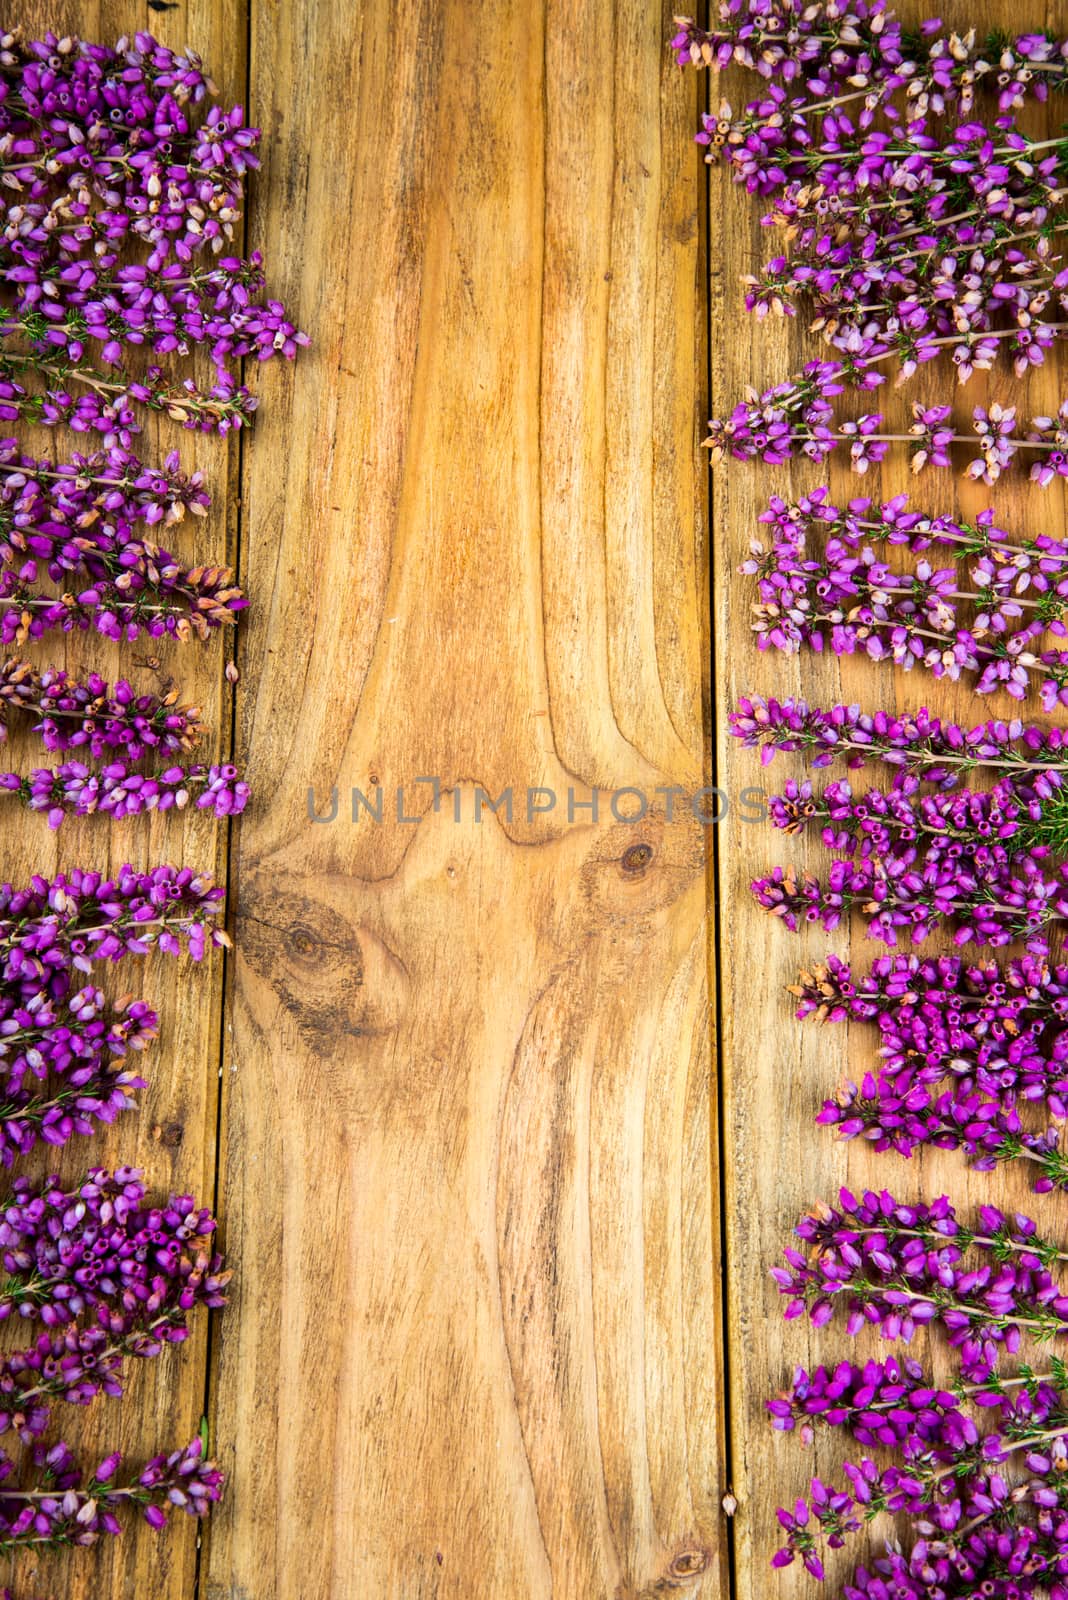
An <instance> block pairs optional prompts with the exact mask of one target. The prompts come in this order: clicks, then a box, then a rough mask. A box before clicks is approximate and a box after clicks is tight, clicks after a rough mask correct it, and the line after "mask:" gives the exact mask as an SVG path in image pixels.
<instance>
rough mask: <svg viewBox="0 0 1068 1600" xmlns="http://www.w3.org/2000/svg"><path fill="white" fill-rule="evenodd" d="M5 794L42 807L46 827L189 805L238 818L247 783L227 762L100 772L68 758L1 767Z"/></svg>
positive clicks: (114, 767)
mask: <svg viewBox="0 0 1068 1600" xmlns="http://www.w3.org/2000/svg"><path fill="white" fill-rule="evenodd" d="M5 794H7V795H12V796H15V797H17V798H18V799H19V800H21V801H22V803H23V805H25V806H27V807H28V808H29V810H31V811H40V812H43V813H44V814H45V816H46V817H47V818H48V826H49V827H50V828H58V827H59V826H60V824H61V823H62V822H63V819H64V818H65V817H67V816H74V817H90V816H94V815H96V814H99V815H102V816H109V817H112V818H115V819H118V818H120V817H138V816H143V815H144V814H145V813H146V812H149V811H161V812H162V811H172V810H176V811H181V810H184V808H185V807H186V806H188V805H192V806H193V807H194V809H196V810H199V811H210V812H211V814H212V816H214V817H236V816H240V814H241V812H242V811H244V809H245V806H246V804H247V802H248V795H249V788H248V784H247V783H244V782H242V780H241V779H240V778H238V776H237V768H236V767H234V766H231V765H229V764H224V765H222V766H211V767H208V766H204V765H203V764H201V763H200V762H197V763H195V764H194V765H192V766H189V767H168V768H167V769H166V770H165V771H163V772H159V773H156V774H155V775H154V776H152V777H146V776H144V775H142V774H141V773H138V772H132V771H131V770H130V769H129V767H127V766H126V765H125V764H124V763H123V762H121V761H111V762H109V763H108V765H107V766H105V767H103V768H102V769H101V771H100V772H92V771H90V769H89V768H88V767H87V766H86V765H85V764H84V762H81V761H64V762H63V763H62V764H61V765H60V766H58V767H37V768H35V769H34V771H33V772H31V773H30V774H29V776H28V777H26V776H23V775H22V774H21V773H18V772H0V796H2V795H5Z"/></svg>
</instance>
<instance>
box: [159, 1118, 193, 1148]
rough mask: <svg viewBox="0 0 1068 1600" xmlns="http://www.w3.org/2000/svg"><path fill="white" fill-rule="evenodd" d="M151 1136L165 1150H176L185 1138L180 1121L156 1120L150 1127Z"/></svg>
mask: <svg viewBox="0 0 1068 1600" xmlns="http://www.w3.org/2000/svg"><path fill="white" fill-rule="evenodd" d="M152 1136H153V1138H155V1139H158V1141H159V1143H160V1144H161V1145H163V1146H164V1147H165V1148H166V1149H167V1150H176V1149H177V1148H178V1146H179V1145H180V1144H181V1142H182V1140H183V1139H184V1138H185V1128H184V1127H183V1126H182V1124H181V1123H180V1122H164V1123H158V1122H157V1124H156V1126H155V1127H154V1128H153V1129H152Z"/></svg>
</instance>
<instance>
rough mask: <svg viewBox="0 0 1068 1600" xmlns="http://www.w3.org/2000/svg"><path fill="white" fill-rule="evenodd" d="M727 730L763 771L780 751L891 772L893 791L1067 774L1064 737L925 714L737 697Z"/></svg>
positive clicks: (1018, 724)
mask: <svg viewBox="0 0 1068 1600" xmlns="http://www.w3.org/2000/svg"><path fill="white" fill-rule="evenodd" d="M729 720H730V731H731V733H732V734H733V735H734V737H735V738H736V739H740V740H741V741H742V743H743V745H745V746H746V748H748V749H759V751H760V760H761V764H762V765H763V766H768V765H769V764H770V763H771V762H772V761H773V760H774V759H775V756H776V753H779V752H786V753H792V752H795V751H796V752H799V753H800V754H801V755H803V756H804V757H805V759H806V760H807V762H808V764H809V766H811V767H816V768H819V767H828V766H830V765H831V764H832V763H833V762H835V761H840V762H842V763H843V764H844V765H845V766H847V767H849V768H850V769H852V770H856V769H857V768H859V767H863V766H864V765H865V764H866V763H868V762H880V763H882V764H883V765H885V766H888V767H890V768H891V769H892V771H893V774H894V778H893V784H894V788H895V789H901V788H904V789H912V788H913V787H915V785H916V783H917V782H920V781H922V782H924V783H928V784H934V785H937V786H938V787H939V788H942V789H953V788H955V787H956V786H957V784H959V783H960V781H961V779H962V778H963V777H965V776H966V775H967V774H968V773H969V772H973V771H976V770H979V771H982V770H984V769H992V770H1002V769H1008V770H1010V771H1014V770H1017V769H1024V770H1026V771H1028V772H1042V771H1045V770H1048V771H1051V772H1058V773H1059V772H1065V771H1068V730H1066V729H1062V728H1041V727H1038V726H1036V725H1034V724H1027V723H1024V722H1022V721H1019V720H1016V719H1014V720H1013V721H1011V722H1004V721H1002V720H1000V719H995V720H993V721H990V722H980V723H976V724H975V726H974V727H971V728H963V727H960V726H959V725H958V724H957V723H955V722H945V721H943V720H942V719H941V718H940V717H936V716H932V714H931V713H930V712H929V711H928V710H927V708H926V707H923V708H922V709H921V710H919V711H917V712H914V713H912V712H905V713H902V714H901V715H900V716H898V715H897V714H895V713H894V712H892V711H874V712H872V713H870V714H869V713H868V712H865V711H863V710H861V708H860V706H858V705H849V706H847V705H837V706H831V707H829V708H828V709H824V708H822V707H820V706H810V705H808V704H807V703H806V702H805V701H804V700H793V699H790V698H787V699H784V700H765V699H763V698H762V697H761V696H760V695H753V696H752V697H748V698H746V697H743V698H741V699H739V701H738V708H737V710H736V711H732V712H731V713H730V719H729Z"/></svg>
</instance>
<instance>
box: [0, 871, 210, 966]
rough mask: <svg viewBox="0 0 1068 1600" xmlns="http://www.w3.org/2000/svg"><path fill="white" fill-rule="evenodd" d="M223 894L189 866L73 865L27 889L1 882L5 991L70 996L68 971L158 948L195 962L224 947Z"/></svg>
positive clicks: (32, 882) (0, 963)
mask: <svg viewBox="0 0 1068 1600" xmlns="http://www.w3.org/2000/svg"><path fill="white" fill-rule="evenodd" d="M224 893H225V891H224V890H223V889H222V888H221V887H217V886H216V885H214V884H213V883H212V882H211V880H210V879H209V878H207V877H205V876H203V875H201V874H198V873H196V872H194V871H193V870H192V869H191V868H189V867H181V868H179V867H174V866H170V865H162V866H158V867H153V868H151V869H149V870H148V871H146V872H142V871H139V870H137V869H136V868H134V867H132V866H129V865H127V866H124V867H121V868H120V869H119V871H118V872H117V873H116V874H115V876H114V877H111V878H106V877H105V876H104V875H103V873H100V872H90V871H88V870H86V869H85V868H81V867H76V868H73V869H72V870H71V871H70V872H67V873H60V874H58V875H57V876H56V877H55V878H53V879H48V878H45V877H43V876H40V875H38V876H35V877H33V878H32V879H31V880H30V882H29V884H28V885H26V887H25V888H16V887H15V886H13V885H12V884H9V883H5V884H0V989H2V990H3V991H4V992H7V993H10V994H12V995H16V994H18V995H21V996H22V997H23V998H30V997H32V996H34V995H36V994H37V993H39V992H40V991H42V990H44V991H46V992H53V985H54V984H55V985H57V986H58V992H59V994H60V995H61V996H62V995H65V994H66V993H67V989H68V985H69V981H70V973H71V971H75V972H82V973H86V974H88V973H90V972H91V971H92V966H93V962H94V961H117V960H120V959H121V958H122V957H123V956H125V955H146V954H147V953H148V952H149V951H150V950H152V949H159V950H162V951H164V952H165V953H166V954H168V955H179V954H180V953H181V951H182V950H183V948H184V949H186V950H187V951H188V953H189V955H190V956H192V958H193V960H195V961H199V960H201V959H202V958H203V956H204V954H205V952H206V950H208V949H211V948H216V947H220V946H225V945H228V944H229V939H228V937H227V934H226V932H225V930H224V929H223V928H221V927H218V926H217V925H216V924H215V918H216V917H217V916H218V914H219V912H220V910H221V908H222V902H223V899H224Z"/></svg>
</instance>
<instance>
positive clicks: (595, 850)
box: [201, 0, 726, 1600]
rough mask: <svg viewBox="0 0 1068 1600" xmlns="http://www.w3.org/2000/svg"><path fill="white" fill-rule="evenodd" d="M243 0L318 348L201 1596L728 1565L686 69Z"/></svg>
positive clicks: (277, 234) (262, 610)
mask: <svg viewBox="0 0 1068 1600" xmlns="http://www.w3.org/2000/svg"><path fill="white" fill-rule="evenodd" d="M252 24H253V26H252V54H251V103H252V107H253V112H254V115H255V118H256V120H257V121H258V122H260V123H261V124H262V125H263V127H264V128H265V131H266V136H267V141H266V149H265V162H264V167H263V171H262V173H261V174H260V175H259V178H258V180H257V182H256V185H255V195H256V201H257V203H256V204H255V206H254V208H253V241H252V242H253V243H254V244H256V245H263V246H265V248H266V250H267V253H268V257H269V260H270V262H271V264H272V273H271V278H272V283H275V284H277V285H278V287H279V290H280V291H281V292H283V293H284V294H285V296H286V297H287V298H288V300H289V302H290V303H291V305H292V306H293V307H294V309H295V310H296V312H297V313H298V314H299V319H300V321H301V323H302V324H303V325H304V326H305V327H307V328H308V329H309V331H310V333H311V335H312V338H313V341H314V344H313V349H312V351H311V352H310V354H309V357H308V359H307V361H305V362H302V363H301V364H299V365H298V368H297V369H296V371H295V372H292V373H291V372H282V371H280V370H276V369H274V368H273V367H272V368H270V369H265V370H264V372H263V374H262V379H261V385H260V387H261V392H262V394H263V397H264V410H263V413H262V419H261V421H260V422H259V423H258V429H257V442H256V446H255V452H254V453H252V452H250V454H249V458H248V470H247V471H246V473H245V478H244V483H243V501H244V510H243V537H242V545H243V565H244V574H245V577H246V578H247V581H248V584H249V586H250V587H251V589H252V591H253V594H254V596H255V600H256V604H255V607H254V610H253V614H252V618H251V620H250V626H249V629H248V632H247V634H246V635H245V636H244V643H243V645H242V668H243V687H242V691H241V697H240V748H241V751H242V755H243V759H244V760H245V761H246V763H247V766H248V775H249V777H250V780H251V781H252V783H253V786H254V789H255V792H256V793H257V794H258V795H259V797H260V798H259V801H258V804H257V805H256V806H255V807H254V808H253V809H252V811H251V812H250V813H249V814H248V815H247V817H246V819H245V821H244V823H243V826H242V828H241V832H240V842H239V848H238V852H237V855H236V858H235V872H234V885H235V902H234V904H235V918H236V926H235V933H236V940H237V952H238V953H237V958H236V962H235V965H234V985H233V991H232V994H231V995H230V997H229V1003H228V1012H227V1032H226V1048H225V1052H224V1059H223V1066H224V1072H223V1084H224V1115H223V1124H222V1126H223V1135H224V1151H223V1182H222V1195H223V1203H224V1208H225V1214H226V1218H227V1235H228V1241H229V1244H230V1246H231V1248H232V1249H233V1251H234V1253H235V1256H236V1259H237V1261H238V1263H239V1268H238V1278H237V1280H236V1285H235V1289H236V1292H235V1295H234V1310H233V1312H232V1313H231V1314H230V1315H229V1316H228V1317H227V1318H226V1319H224V1321H223V1323H222V1324H221V1326H220V1330H219V1336H218V1341H217V1345H216V1347H215V1349H216V1353H217V1358H218V1361H217V1370H216V1374H215V1379H214V1383H213V1412H212V1415H213V1425H214V1432H215V1435H216V1438H217V1440H218V1445H219V1449H220V1451H221V1453H222V1457H223V1460H224V1462H225V1464H226V1466H227V1467H228V1468H229V1470H230V1472H231V1474H232V1477H231V1486H230V1494H229V1497H228V1499H227V1501H226V1502H225V1504H224V1505H223V1507H221V1508H220V1514H219V1515H218V1517H217V1518H215V1519H214V1521H213V1526H212V1529H211V1533H210V1549H209V1553H208V1557H207V1560H206V1565H205V1578H204V1581H203V1582H202V1587H201V1593H202V1594H204V1595H206V1596H208V1597H210V1600H295V1597H297V1596H299V1597H300V1600H320V1597H325V1596H331V1597H334V1600H349V1597H352V1600H356V1597H357V1596H359V1597H360V1600H363V1597H364V1596H368V1597H370V1596H374V1597H376V1600H422V1597H430V1596H435V1597H441V1600H445V1597H452V1596H456V1597H461V1596H462V1597H463V1600H470V1597H471V1596H473V1595H494V1596H500V1597H502V1600H504V1597H507V1600H527V1597H530V1600H535V1597H537V1600H544V1597H548V1596H550V1595H551V1596H554V1597H555V1600H572V1597H574V1600H579V1597H581V1600H600V1597H604V1600H609V1597H611V1600H639V1597H642V1600H651V1597H653V1596H659V1595H662V1594H666V1593H669V1592H670V1593H676V1594H684V1595H693V1596H698V1595H701V1596H712V1595H720V1594H723V1593H725V1582H726V1578H725V1567H724V1548H723V1543H722V1539H721V1527H720V1525H721V1516H720V1511H719V1498H720V1495H721V1493H722V1489H723V1467H722V1439H721V1428H720V1418H721V1416H722V1407H723V1396H722V1390H721V1386H720V1376H719V1368H720V1355H719V1338H720V1333H719V1329H718V1327H717V1321H716V1315H717V1306H718V1289H717V1248H716V1241H717V1235H718V1221H717V1215H716V1183H715V1178H714V1172H713V1165H712V1151H713V1149H714V1141H715V1117H714V1104H715V1095H714V1078H713V1071H712V1063H711V1059H710V1051H709V1037H708V1026H707V1016H708V987H707V981H708V961H707V948H708V946H707V923H706V897H707V876H706V874H707V860H708V838H707V830H706V829H704V828H703V827H702V826H701V825H700V824H699V823H698V822H697V821H696V820H695V819H694V817H693V814H692V811H691V810H690V808H689V806H688V805H687V803H686V801H685V799H684V798H683V799H682V800H680V799H679V798H678V796H670V795H667V794H661V795H659V796H657V795H656V794H655V793H654V791H655V789H656V788H657V787H660V788H677V789H678V790H679V791H680V792H681V793H682V794H683V795H684V796H685V795H686V794H688V793H689V792H691V791H694V790H697V789H700V787H701V786H702V783H703V782H704V774H705V770H706V765H707V753H706V742H705V739H706V729H707V714H708V706H707V699H706V697H705V696H704V695H703V694H702V687H703V686H704V685H706V684H707V669H706V664H705V663H706V659H707V655H706V646H707V634H706V631H705V629H706V626H707V599H706V572H707V551H706V544H705V514H704V500H705V495H704V487H705V482H706V474H705V467H704V463H703V461H702V458H701V454H700V450H699V447H698V439H699V434H698V431H697V424H698V421H699V410H698V406H699V400H698V397H699V394H700V391H701V388H702V382H703V374H704V360H705V357H704V288H703V273H702V272H701V270H700V268H699V246H700V243H701V241H700V239H699V227H700V222H699V210H700V198H701V196H702V194H703V188H704V186H703V178H702V174H701V171H700V166H699V163H698V162H697V161H695V158H694V151H693V148H692V144H691V136H692V131H693V127H694V125H695V121H696V97H697V94H698V86H697V85H696V84H695V82H694V81H693V79H692V78H687V77H683V76H681V75H679V74H678V73H677V71H676V69H675V68H674V66H673V64H672V63H671V60H670V58H669V56H668V55H667V53H666V51H665V48H664V41H665V37H666V35H667V29H668V27H669V25H670V7H668V6H665V7H661V6H653V5H649V4H642V3H639V0H624V3H618V4H613V3H610V0H582V3H579V4H577V5H569V6H567V7H564V6H562V5H555V4H551V5H548V6H544V5H541V4H535V5H533V6H531V7H524V8H521V9H519V10H517V9H516V8H515V7H512V6H505V5H503V4H497V3H495V0H493V3H489V4H485V5H481V6H474V5H471V4H467V3H461V0H444V3H442V4H439V5H435V6H432V7H425V6H416V5H415V4H411V3H402V4H386V3H385V0H367V3H365V4H358V5H356V6H355V7H353V6H351V5H347V4H346V5H342V4H340V3H339V0H306V3H304V4H302V5H301V6H299V7H285V8H281V7H279V8H276V7H271V6H267V5H254V7H253V16H252ZM420 778H424V779H431V778H432V779H436V780H437V781H438V784H439V791H438V800H437V803H436V804H435V802H434V798H433V796H434V790H433V786H432V785H431V784H429V783H426V782H424V783H422V784H420V783H419V782H418V781H417V780H418V779H420ZM398 786H400V787H401V788H402V789H403V804H404V808H405V809H404V811H403V812H402V813H398V811H397V809H396V806H395V794H396V790H397V788H398ZM354 787H355V788H358V789H359V790H361V791H363V792H364V793H365V794H367V795H368V796H371V797H372V798H373V797H374V794H375V792H376V791H377V790H378V789H379V788H381V789H382V791H383V795H384V800H383V807H384V813H383V818H382V821H381V822H375V821H373V820H370V819H369V818H368V815H367V813H366V811H365V810H364V811H361V814H360V820H359V821H358V822H353V821H352V820H350V818H351V809H350V795H351V791H352V789H353V788H354ZM535 787H537V788H540V789H543V790H552V791H554V792H555V794H556V795H557V796H558V802H557V805H556V807H555V809H554V810H552V811H545V812H543V813H537V812H534V813H531V814H530V815H529V816H528V814H527V810H526V794H527V790H528V788H535ZM623 787H629V788H631V789H637V790H641V791H642V792H643V793H644V794H645V795H647V796H648V799H649V802H650V804H649V811H648V815H647V816H646V817H645V818H644V820H643V821H641V822H636V823H627V822H623V821H619V820H618V819H617V818H616V817H614V816H613V814H612V811H611V798H612V796H613V794H615V792H616V791H617V790H619V789H620V788H623ZM509 788H510V789H511V790H512V791H513V794H514V797H515V809H514V813H513V815H512V816H511V817H510V818H509V817H508V816H507V815H506V814H505V813H504V812H503V811H499V812H497V813H492V812H489V811H488V810H486V809H485V807H484V805H483V815H482V817H481V820H476V815H475V807H476V805H477V804H479V803H481V802H480V801H479V793H480V791H481V792H482V793H485V794H488V795H490V796H493V797H495V798H496V797H499V796H500V794H501V792H502V790H505V789H509ZM335 789H336V790H337V791H338V794H339V809H338V815H337V818H336V820H335V821H333V822H332V823H316V822H314V821H311V820H310V819H309V815H308V795H309V790H311V791H313V792H314V796H315V805H316V806H317V807H318V808H319V810H320V811H324V812H327V813H328V812H329V809H330V794H331V791H332V790H335ZM569 789H571V790H573V791H574V799H575V800H576V801H578V802H579V803H580V804H581V805H583V806H588V805H589V803H590V795H591V792H592V793H594V794H595V795H596V796H597V802H598V805H599V816H598V818H597V820H596V821H595V820H594V818H593V816H592V814H591V811H590V810H589V809H577V808H576V809H574V811H573V816H572V818H570V819H569V817H568V791H569ZM638 804H639V802H638V801H635V799H634V797H633V796H631V797H629V800H628V799H624V800H623V801H622V802H619V801H618V800H617V809H618V810H619V811H620V812H621V813H622V814H627V813H629V812H630V811H632V810H633V809H635V808H636V806H637V805H638ZM402 816H403V817H405V818H407V819H408V820H401V817H402ZM411 819H416V820H411Z"/></svg>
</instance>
